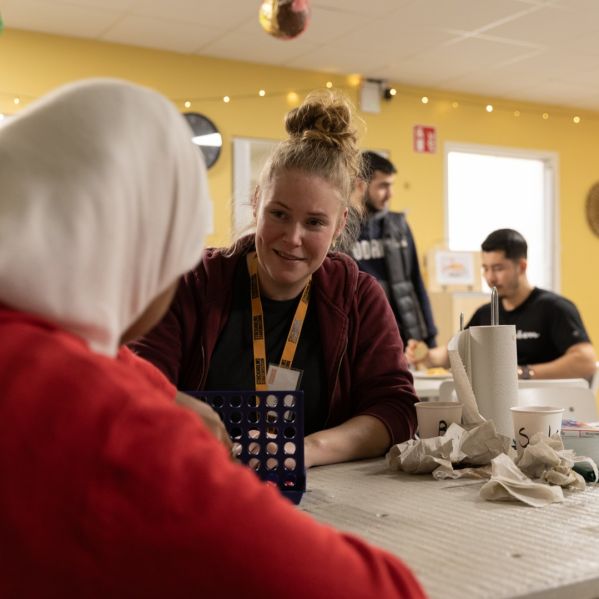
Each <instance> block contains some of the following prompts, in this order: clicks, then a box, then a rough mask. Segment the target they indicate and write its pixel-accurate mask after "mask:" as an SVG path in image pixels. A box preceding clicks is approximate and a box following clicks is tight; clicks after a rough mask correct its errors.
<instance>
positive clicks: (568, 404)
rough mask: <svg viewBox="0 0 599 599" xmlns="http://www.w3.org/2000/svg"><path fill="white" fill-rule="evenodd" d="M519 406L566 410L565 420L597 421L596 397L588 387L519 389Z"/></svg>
mask: <svg viewBox="0 0 599 599" xmlns="http://www.w3.org/2000/svg"><path fill="white" fill-rule="evenodd" d="M518 405H519V406H552V407H557V408H564V415H563V418H569V419H570V418H571V419H574V420H578V421H580V422H596V421H597V405H596V403H595V396H594V395H593V393H592V391H591V390H590V389H589V388H588V387H586V388H585V387H566V386H563V385H555V386H550V385H546V386H539V387H523V388H519V389H518Z"/></svg>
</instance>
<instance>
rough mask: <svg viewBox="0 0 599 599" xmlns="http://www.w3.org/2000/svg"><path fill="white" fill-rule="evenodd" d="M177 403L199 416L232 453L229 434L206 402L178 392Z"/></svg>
mask: <svg viewBox="0 0 599 599" xmlns="http://www.w3.org/2000/svg"><path fill="white" fill-rule="evenodd" d="M175 401H176V402H177V403H178V404H179V405H180V406H183V407H184V408H187V409H188V410H191V411H192V412H194V413H195V414H197V415H198V416H199V417H200V418H201V419H202V420H203V421H204V424H205V425H206V426H207V427H208V428H209V429H210V432H212V434H213V435H214V436H215V437H216V438H217V439H218V440H219V441H220V442H221V443H222V444H223V445H224V446H225V447H226V448H227V450H228V451H229V452H231V451H232V448H233V443H232V442H231V438H230V437H229V433H228V432H227V429H226V428H225V425H224V424H223V421H222V420H221V419H220V416H219V415H218V414H217V413H216V412H215V411H214V410H213V409H212V408H211V407H210V406H209V405H208V404H207V403H205V402H203V401H200V400H199V399H195V398H194V397H191V396H190V395H186V394H185V393H181V391H177V396H176V397H175Z"/></svg>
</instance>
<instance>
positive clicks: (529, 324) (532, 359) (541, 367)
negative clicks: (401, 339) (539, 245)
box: [406, 229, 597, 379]
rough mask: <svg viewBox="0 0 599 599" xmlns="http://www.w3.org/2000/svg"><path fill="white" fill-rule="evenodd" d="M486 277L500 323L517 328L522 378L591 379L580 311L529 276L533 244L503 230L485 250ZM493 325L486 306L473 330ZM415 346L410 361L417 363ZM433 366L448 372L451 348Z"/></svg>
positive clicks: (437, 352)
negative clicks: (493, 291)
mask: <svg viewBox="0 0 599 599" xmlns="http://www.w3.org/2000/svg"><path fill="white" fill-rule="evenodd" d="M482 265H483V274H484V276H485V279H486V280H487V283H488V285H489V287H496V288H497V293H498V295H499V299H500V302H499V322H500V324H513V325H515V327H516V343H517V348H518V375H519V376H520V378H525V379H527V378H533V377H534V378H541V379H552V378H586V379H590V378H591V377H592V376H593V374H594V372H595V364H596V360H597V358H596V355H595V350H594V349H593V346H592V345H591V342H590V339H589V336H588V335H587V332H586V330H585V328H584V325H583V323H582V319H581V317H580V314H579V313H578V310H577V309H576V306H575V305H574V304H573V303H572V302H571V301H569V300H567V299H566V298H564V297H562V296H560V295H557V294H556V293H553V292H551V291H545V290H544V289H539V288H537V287H533V286H532V285H531V284H530V283H529V281H528V277H527V276H526V267H527V244H526V240H525V239H524V237H522V235H520V233H518V232H517V231H514V230H513V229H499V230H497V231H494V232H493V233H491V234H490V235H489V236H488V237H487V238H486V239H485V241H484V242H483V244H482ZM490 324H491V305H490V304H486V305H484V306H481V307H480V308H479V309H478V310H477V311H476V312H475V313H474V316H472V318H471V319H470V322H469V323H468V325H467V326H481V325H490ZM414 350H415V346H414V345H408V348H407V349H406V356H407V358H408V361H410V362H411V363H416V362H418V361H419V360H417V359H415V355H414V353H415V352H414ZM420 361H424V363H425V364H426V365H427V366H447V365H448V364H449V360H448V355H447V348H445V347H440V348H434V349H431V350H430V351H429V352H428V355H427V356H426V357H425V358H424V360H420Z"/></svg>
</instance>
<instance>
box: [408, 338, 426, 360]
mask: <svg viewBox="0 0 599 599" xmlns="http://www.w3.org/2000/svg"><path fill="white" fill-rule="evenodd" d="M427 358H428V347H427V345H426V343H425V342H424V341H416V339H409V340H408V344H407V345H406V360H407V361H408V364H412V365H413V366H417V365H419V364H423V363H424V362H425V361H426V359H427Z"/></svg>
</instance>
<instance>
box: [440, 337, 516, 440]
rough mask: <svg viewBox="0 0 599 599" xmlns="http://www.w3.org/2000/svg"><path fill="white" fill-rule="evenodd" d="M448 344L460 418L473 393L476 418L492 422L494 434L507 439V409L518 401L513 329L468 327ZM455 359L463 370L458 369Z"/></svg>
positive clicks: (509, 417) (509, 427)
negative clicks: (460, 412) (459, 402)
mask: <svg viewBox="0 0 599 599" xmlns="http://www.w3.org/2000/svg"><path fill="white" fill-rule="evenodd" d="M451 341H452V342H450V348H449V350H450V351H449V354H450V360H451V366H452V371H453V376H454V381H455V386H456V392H457V394H458V398H459V399H460V401H461V402H462V403H464V410H465V413H464V415H465V416H466V412H467V411H468V410H467V408H466V405H467V404H468V403H470V404H471V394H472V393H473V394H474V397H475V398H476V404H477V405H478V411H479V412H480V414H481V415H482V416H483V417H484V418H487V419H489V420H493V422H494V423H495V426H496V428H497V431H498V432H500V433H502V434H504V435H506V436H509V437H511V436H512V415H511V412H510V408H511V407H512V406H515V405H516V404H517V400H518V374H517V364H518V361H517V355H516V327H515V326H514V325H497V326H486V327H470V328H469V329H467V330H465V331H462V332H461V333H460V334H459V335H457V336H456V337H454V338H453V339H452V340H451ZM458 358H459V361H461V363H462V366H463V368H460V367H459V366H460V365H459V363H458ZM454 363H456V365H455V366H454ZM460 371H461V373H460ZM464 371H465V374H466V376H467V378H465V377H464V376H463V373H464Z"/></svg>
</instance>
